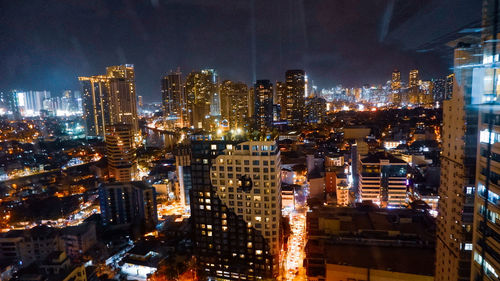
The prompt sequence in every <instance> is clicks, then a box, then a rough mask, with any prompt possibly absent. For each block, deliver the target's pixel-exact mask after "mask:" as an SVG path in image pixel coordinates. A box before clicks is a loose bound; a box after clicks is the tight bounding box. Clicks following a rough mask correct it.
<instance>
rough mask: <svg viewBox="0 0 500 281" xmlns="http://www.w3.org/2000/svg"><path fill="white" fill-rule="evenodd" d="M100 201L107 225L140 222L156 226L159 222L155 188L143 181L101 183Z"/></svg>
mask: <svg viewBox="0 0 500 281" xmlns="http://www.w3.org/2000/svg"><path fill="white" fill-rule="evenodd" d="M99 203H100V206H101V218H102V220H103V223H104V224H105V225H129V224H133V223H139V224H143V225H145V226H146V227H149V228H154V227H155V226H156V224H157V222H158V214H157V210H156V191H155V188H154V187H152V186H149V185H147V184H145V183H143V182H128V183H123V182H114V183H106V184H101V185H100V186H99Z"/></svg>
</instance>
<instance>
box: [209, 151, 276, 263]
mask: <svg viewBox="0 0 500 281" xmlns="http://www.w3.org/2000/svg"><path fill="white" fill-rule="evenodd" d="M213 149H214V150H215V149H216V148H215V147H214V148H213ZM210 179H211V181H212V185H213V186H214V188H215V189H216V190H217V195H218V196H219V198H220V199H221V201H222V202H223V203H224V204H225V205H226V206H228V208H229V209H232V210H233V211H234V212H235V213H236V215H238V216H240V217H241V218H242V219H243V220H244V221H246V223H247V225H248V227H254V228H255V229H256V230H257V231H259V232H260V233H261V234H262V236H263V237H264V238H265V239H266V240H267V241H268V242H269V249H270V254H271V255H272V256H273V265H272V268H273V272H277V270H278V269H279V254H280V247H281V246H280V241H279V240H280V239H279V234H280V217H281V190H280V186H281V178H280V153H279V150H278V149H277V147H276V144H275V142H269V141H247V142H243V143H240V144H238V145H236V146H232V145H229V146H228V149H226V150H225V152H224V155H219V156H218V157H217V158H216V160H215V161H214V163H213V165H212V172H211V174H210ZM247 247H248V250H250V249H252V244H251V242H249V244H248V245H247ZM257 251H258V252H257ZM262 254H266V253H262V251H261V250H256V252H255V255H256V256H259V255H262Z"/></svg>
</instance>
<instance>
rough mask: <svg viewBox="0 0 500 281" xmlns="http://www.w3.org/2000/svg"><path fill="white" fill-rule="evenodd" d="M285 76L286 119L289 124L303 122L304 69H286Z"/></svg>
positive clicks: (297, 124)
mask: <svg viewBox="0 0 500 281" xmlns="http://www.w3.org/2000/svg"><path fill="white" fill-rule="evenodd" d="M285 77H286V82H285V83H286V95H287V99H286V116H287V117H286V119H287V121H288V125H289V126H300V125H302V124H303V123H304V107H305V94H306V81H305V72H304V70H300V69H299V70H288V71H287V72H286V74H285Z"/></svg>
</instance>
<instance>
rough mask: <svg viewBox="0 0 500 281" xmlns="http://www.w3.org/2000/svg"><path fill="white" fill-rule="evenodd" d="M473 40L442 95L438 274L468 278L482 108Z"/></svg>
mask: <svg viewBox="0 0 500 281" xmlns="http://www.w3.org/2000/svg"><path fill="white" fill-rule="evenodd" d="M474 53H475V50H474V48H472V47H471V46H466V45H459V46H457V48H456V49H455V54H454V56H455V65H454V69H455V77H456V79H455V82H454V85H453V94H452V96H451V97H450V99H448V100H444V101H443V133H442V140H443V146H442V152H441V183H440V187H439V202H438V216H437V234H436V236H437V239H436V240H437V241H436V280H470V279H469V278H470V261H471V252H470V251H471V249H472V244H471V243H472V218H473V201H474V192H473V191H474V185H475V179H476V177H475V173H476V149H477V140H476V138H477V124H478V119H477V118H478V113H477V109H474V106H473V105H472V69H471V68H467V67H465V68H464V67H461V66H463V65H466V64H469V63H473V62H474V60H476V58H477V56H474Z"/></svg>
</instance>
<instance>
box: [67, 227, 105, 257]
mask: <svg viewBox="0 0 500 281" xmlns="http://www.w3.org/2000/svg"><path fill="white" fill-rule="evenodd" d="M61 238H62V240H63V242H64V249H65V251H66V254H67V255H68V257H69V258H70V259H71V260H77V259H80V258H81V257H82V255H83V254H84V253H86V252H87V251H88V250H89V249H90V248H92V246H94V245H95V243H96V242H97V237H96V231H95V224H94V223H92V222H88V223H83V224H80V225H77V226H69V227H66V228H64V229H62V231H61Z"/></svg>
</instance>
